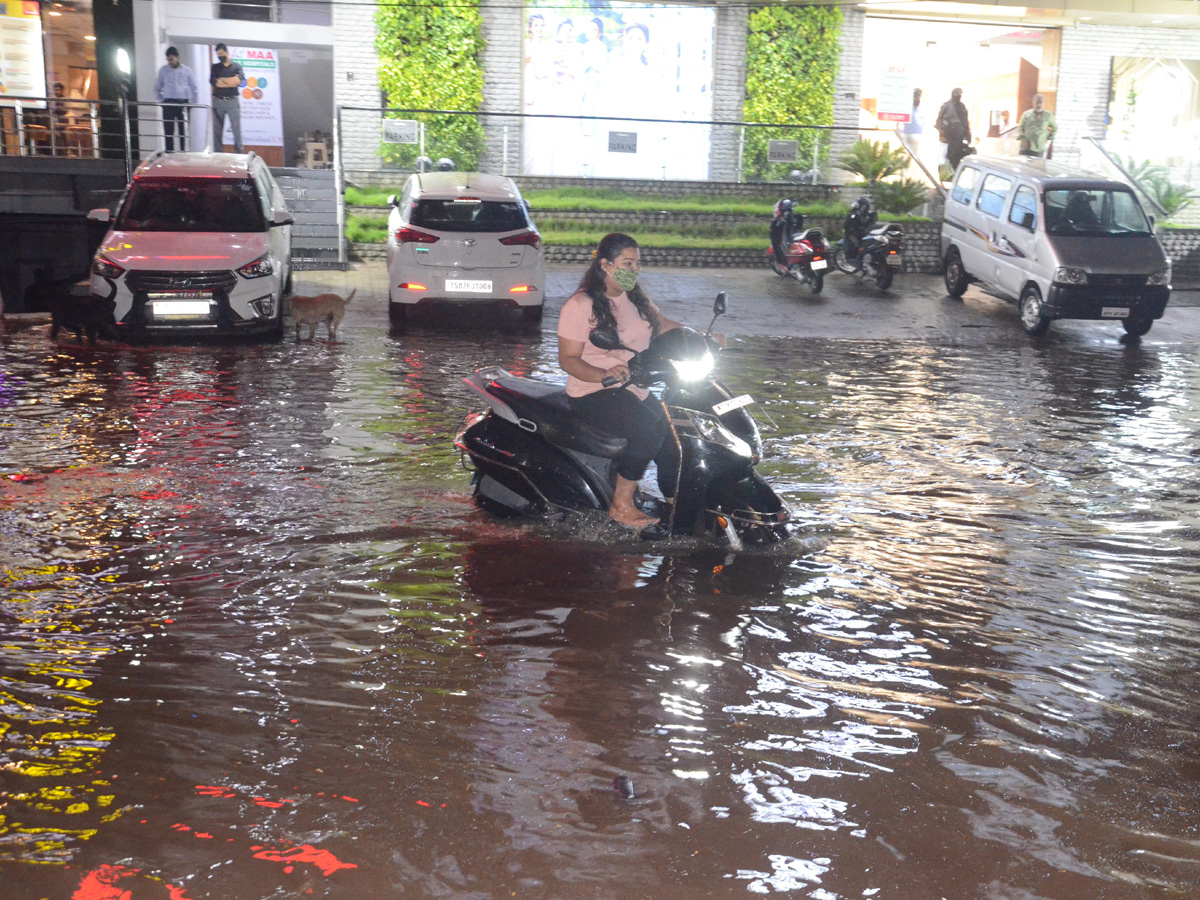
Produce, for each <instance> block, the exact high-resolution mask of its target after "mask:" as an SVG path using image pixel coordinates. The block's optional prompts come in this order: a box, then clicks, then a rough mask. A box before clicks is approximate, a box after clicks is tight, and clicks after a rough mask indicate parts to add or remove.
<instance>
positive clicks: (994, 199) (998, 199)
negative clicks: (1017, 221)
mask: <svg viewBox="0 0 1200 900" xmlns="http://www.w3.org/2000/svg"><path fill="white" fill-rule="evenodd" d="M1011 187H1012V181H1011V180H1010V179H1008V178H1005V177H1004V176H1003V175H997V174H995V173H994V172H993V173H990V174H989V175H988V176H987V177H986V178H985V179H983V188H982V189H980V191H979V201H978V202H977V203H976V204H975V205H976V206H978V207H979V208H980V209H981V210H982V211H983V212H985V213H987V214H988V215H989V216H995V217H996V218H999V217H1000V213H1002V212H1003V211H1004V198H1005V197H1007V196H1008V191H1009V189H1010V188H1011Z"/></svg>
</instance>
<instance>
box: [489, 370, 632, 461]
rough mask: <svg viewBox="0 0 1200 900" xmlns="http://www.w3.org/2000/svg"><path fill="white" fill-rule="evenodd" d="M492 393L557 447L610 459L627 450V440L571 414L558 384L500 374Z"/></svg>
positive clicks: (565, 395)
mask: <svg viewBox="0 0 1200 900" xmlns="http://www.w3.org/2000/svg"><path fill="white" fill-rule="evenodd" d="M488 393H490V394H492V395H494V396H495V397H497V398H498V399H500V400H502V401H504V403H505V404H507V406H508V407H509V409H511V410H512V411H513V412H514V413H516V414H517V416H518V417H519V418H520V419H522V420H523V422H525V423H529V424H532V425H533V426H534V427H535V429H536V431H535V432H534V433H536V434H540V435H541V436H542V437H543V438H545V439H546V440H547V441H549V442H550V443H551V444H554V445H555V446H556V447H562V448H564V449H566V450H576V451H578V452H580V453H590V454H592V455H593V456H602V457H604V458H606V459H612V458H613V457H615V456H616V455H617V454H619V453H620V452H621V451H622V450H623V449H624V448H625V443H626V442H625V438H621V437H617V436H615V435H612V434H609V433H608V432H607V431H601V430H600V429H599V428H595V427H594V426H592V425H589V424H587V423H586V422H583V421H581V420H580V419H579V418H578V417H577V416H576V415H575V414H574V413H573V412H571V402H570V401H569V400H568V399H567V392H566V390H564V389H563V388H562V387H560V386H558V385H556V384H547V383H546V382H543V381H533V380H532V379H528V378H518V377H517V376H515V375H500V376H497V377H496V378H493V379H492V381H491V382H490V383H489V384H488ZM522 427H525V426H524V425H523V426H522Z"/></svg>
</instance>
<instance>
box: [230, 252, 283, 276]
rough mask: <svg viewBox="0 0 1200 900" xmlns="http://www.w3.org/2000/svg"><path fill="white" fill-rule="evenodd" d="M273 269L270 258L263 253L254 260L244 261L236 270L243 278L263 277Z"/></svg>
mask: <svg viewBox="0 0 1200 900" xmlns="http://www.w3.org/2000/svg"><path fill="white" fill-rule="evenodd" d="M274 271H275V267H274V266H273V265H272V264H271V258H270V257H269V256H267V255H266V254H265V253H264V254H263V255H262V256H260V257H259V258H258V259H256V260H255V261H254V262H249V263H246V264H245V265H244V266H242V267H241V268H240V269H238V270H237V272H238V274H239V275H241V276H242V277H243V278H263V277H265V276H267V275H270V274H271V273H272V272H274Z"/></svg>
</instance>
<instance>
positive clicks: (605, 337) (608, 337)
mask: <svg viewBox="0 0 1200 900" xmlns="http://www.w3.org/2000/svg"><path fill="white" fill-rule="evenodd" d="M588 340H589V341H591V342H592V343H593V344H595V345H596V346H597V347H599V348H600V349H601V350H628V349H629V348H628V347H625V346H623V345H622V344H621V337H620V335H618V334H617V329H615V328H607V327H605V328H593V329H592V331H591V334H589V335H588Z"/></svg>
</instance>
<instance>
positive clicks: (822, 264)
mask: <svg viewBox="0 0 1200 900" xmlns="http://www.w3.org/2000/svg"><path fill="white" fill-rule="evenodd" d="M811 268H812V270H813V271H814V272H819V271H820V270H821V269H828V268H829V263H828V262H826V261H825V260H823V259H814V260H813V261H812V266H811Z"/></svg>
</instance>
